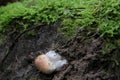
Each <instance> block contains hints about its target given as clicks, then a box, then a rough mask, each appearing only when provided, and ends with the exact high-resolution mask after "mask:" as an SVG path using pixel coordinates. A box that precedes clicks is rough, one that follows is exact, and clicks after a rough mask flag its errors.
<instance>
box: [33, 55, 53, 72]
mask: <svg viewBox="0 0 120 80" xmlns="http://www.w3.org/2000/svg"><path fill="white" fill-rule="evenodd" d="M35 66H36V67H37V68H38V69H39V70H40V71H41V72H43V73H46V74H49V73H52V72H53V71H54V70H55V67H54V65H53V63H52V62H51V61H50V60H49V59H48V57H47V56H46V55H44V54H42V55H39V56H38V57H37V58H36V59H35Z"/></svg>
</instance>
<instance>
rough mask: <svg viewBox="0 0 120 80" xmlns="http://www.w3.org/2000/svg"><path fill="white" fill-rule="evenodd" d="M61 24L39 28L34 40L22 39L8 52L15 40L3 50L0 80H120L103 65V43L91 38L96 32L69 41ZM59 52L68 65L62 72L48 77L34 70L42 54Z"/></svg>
mask: <svg viewBox="0 0 120 80" xmlns="http://www.w3.org/2000/svg"><path fill="white" fill-rule="evenodd" d="M59 26H60V25H59V23H57V25H56V24H54V25H50V26H43V27H42V28H38V29H37V30H36V31H37V33H36V35H35V36H29V35H22V36H21V37H20V38H19V40H18V41H17V42H16V43H15V44H14V45H13V46H12V48H11V50H9V55H8V56H7V58H5V60H4V62H2V60H3V59H4V57H5V55H6V54H5V53H6V51H7V50H8V48H9V46H10V44H12V40H10V41H8V42H6V43H5V44H4V45H1V46H0V57H1V58H0V62H1V63H0V65H1V66H0V80H119V78H120V77H119V76H120V75H119V74H118V75H116V74H115V73H118V72H120V71H119V70H118V72H115V70H114V69H113V68H112V67H111V66H110V65H109V63H107V62H104V61H101V59H102V58H103V56H102V55H101V54H102V50H103V48H104V44H105V42H104V40H103V39H100V38H99V37H97V36H92V35H93V34H94V33H95V32H91V31H88V30H80V31H79V32H77V34H76V36H75V37H73V38H71V39H68V40H67V39H66V38H65V36H64V35H63V34H62V33H61V32H59ZM49 50H56V52H58V53H59V54H61V55H62V56H64V57H65V58H67V60H68V62H69V64H68V65H66V66H64V68H63V69H62V70H61V71H59V72H54V73H52V74H49V75H46V74H43V73H41V72H40V71H39V70H38V69H37V68H36V67H35V66H34V63H33V61H34V58H35V57H36V56H37V55H39V53H40V52H43V53H45V52H47V51H49Z"/></svg>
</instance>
